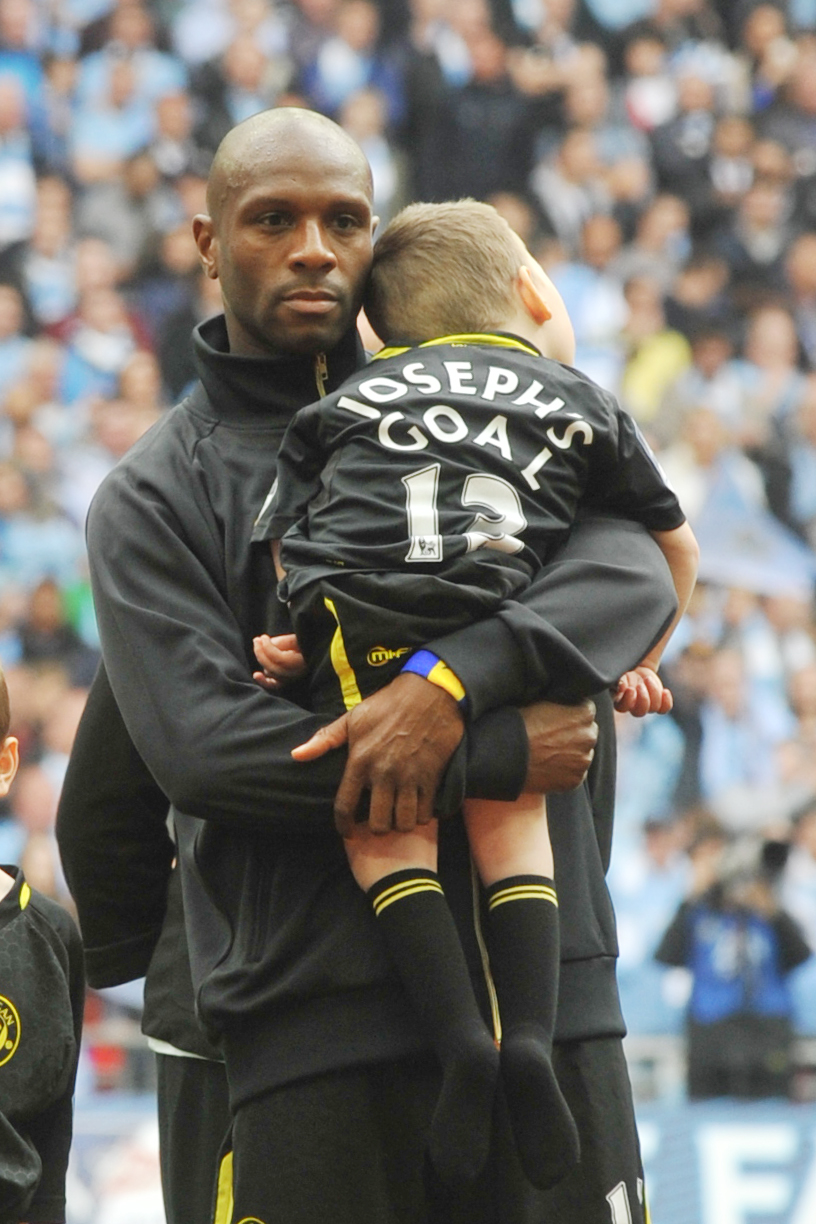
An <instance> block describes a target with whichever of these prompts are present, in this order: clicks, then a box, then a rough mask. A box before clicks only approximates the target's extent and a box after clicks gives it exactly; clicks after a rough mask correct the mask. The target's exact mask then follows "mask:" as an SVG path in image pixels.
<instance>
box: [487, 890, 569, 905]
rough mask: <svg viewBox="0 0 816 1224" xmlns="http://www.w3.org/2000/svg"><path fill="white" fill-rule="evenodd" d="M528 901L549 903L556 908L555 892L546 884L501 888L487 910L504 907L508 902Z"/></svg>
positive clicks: (492, 898)
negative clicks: (499, 906) (498, 906)
mask: <svg viewBox="0 0 816 1224" xmlns="http://www.w3.org/2000/svg"><path fill="white" fill-rule="evenodd" d="M530 900H538V901H549V902H551V903H552V904H553V905H554V906H555V907H556V909H557V908H558V897H557V895H556V891H555V889H554V888H551V887H550V886H549V885H548V884H514V885H513V886H512V887H511V888H503V889H502V890H501V892H497V893H494V895H493V896H492V897H491V898H490V902H489V904H488V907H487V908H488V910H494V909H495V908H496V906H497V905H504V904H505V903H506V902H508V901H530Z"/></svg>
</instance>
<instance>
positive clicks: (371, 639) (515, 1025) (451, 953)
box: [253, 200, 696, 1188]
mask: <svg viewBox="0 0 816 1224" xmlns="http://www.w3.org/2000/svg"><path fill="white" fill-rule="evenodd" d="M366 310H367V313H368V316H369V319H370V320H371V322H372V324H373V325H374V328H375V330H376V331H377V333H378V334H379V335H380V336H381V337H384V338H385V339H386V340H387V341H389V342H390V343H391V345H392V347H389V348H385V349H383V350H382V351H381V352H380V353H379V354H378V355H377V358H376V359H375V362H374V363H373V364H372V365H371V366H369V367H368V368H367V369H366V370H365V371H363V372H362V373H360V374H358V375H355V377H354V378H353V379H351V380H350V381H349V382H348V383H346V384H345V386H344V387H343V388H342V389H341V390H340V391H338V392H336V393H335V394H333V395H332V396H329V397H327V398H326V399H324V400H322V401H320V402H319V403H317V404H313V405H311V406H310V407H308V408H305V409H303V410H302V411H301V412H299V413H298V414H297V415H296V416H295V418H294V419H293V421H292V423H291V425H290V427H289V430H288V432H287V434H286V437H285V439H284V442H283V445H282V447H281V450H280V454H279V458H278V480H277V482H276V485H275V486H273V489H272V491H271V493H270V497H269V498H268V499H267V504H266V505H265V506H264V508H263V510H262V511H261V514H260V515H259V518H258V522H257V524H256V529H255V533H254V537H253V538H254V539H256V540H272V541H279V540H280V545H278V544H276V543H274V544H273V555H274V556H275V557H276V564H277V565H278V566H279V576H280V577H283V576H284V575H285V577H283V580H282V582H281V587H280V591H279V594H280V596H281V598H283V599H285V600H288V601H289V602H290V606H291V612H292V618H293V625H294V629H295V636H294V637H288V636H287V637H283V638H276V639H271V638H269V637H267V636H262V637H260V638H258V639H256V642H255V648H256V654H257V657H258V660H259V662H260V663H261V665H262V667H263V668H264V671H263V672H259V673H256V679H258V680H259V681H260V682H262V683H265V684H266V685H267V687H271V688H272V687H276V686H277V685H278V684H279V683H280V682H281V681H282V680H284V679H286V678H289V677H292V676H294V675H296V674H298V673H299V671H300V670H301V669H302V667H303V656H305V658H306V659H307V660H308V662H309V667H310V684H311V694H312V699H313V701H314V704H315V708H316V709H320V710H329V711H330V710H333V709H336V708H337V707H338V701H339V700H340V695H341V694H342V704H344V705H345V707H346V709H349V708H351V707H352V706H353V705H354V704H356V703H357V702H358V701H360V700H361V699H362V697H364V696H366V695H368V693H370V692H372V691H374V690H376V689H377V688H380V687H381V686H382V685H383V684H384V683H386V682H387V681H388V680H390V679H391V678H392V677H393V675H394V674H395V671H399V670H400V669H406V670H409V671H414V672H418V673H419V674H420V675H423V676H426V677H427V678H428V679H429V680H431V681H432V682H436V683H441V684H442V686H443V687H445V688H447V689H448V691H450V692H451V693H452V694H453V695H454V696H455V697H456V699H457V700H459V701H460V703H461V704H462V706H463V709H465V708H466V701H467V699H466V695H465V693H464V691H463V690H462V686H461V684H459V681H458V679H457V678H456V676H455V675H453V673H451V672H450V671H448V670H447V669H446V668H445V665H444V664H443V663H441V662H440V661H439V660H438V659H436V658H435V657H434V656H432V655H431V656H429V652H428V651H426V650H423V649H422V646H423V645H424V643H426V642H428V641H432V640H434V639H435V638H437V637H439V636H440V635H441V634H444V633H446V632H449V631H451V630H454V629H456V628H459V627H461V626H462V624H464V623H468V622H470V621H472V620H476V619H481V618H484V617H487V616H490V615H492V614H494V613H497V612H498V613H499V614H500V615H505V614H507V615H508V618H509V619H508V622H507V623H508V627H509V628H511V631H512V623H513V616H514V615H516V614H518V613H519V605H518V604H517V602H516V601H517V600H518V598H519V597H520V596H521V595H522V594H523V592H524V591H525V590H526V588H527V587H528V586H529V584H530V581H531V579H532V577H533V576H534V575H535V573H536V572H537V571H538V570H539V569H540V567H541V566H542V565H544V564H546V562H547V560H548V558H549V557H550V556H551V554H552V552H553V551H554V549H555V548H556V546H557V545H558V544H559V543H560V542H561V541H562V540H563V539H564V538H565V536H566V534H567V532H568V531H569V528H570V525H571V524H572V522H573V520H574V517H575V514H576V511H577V509H578V507H579V505H580V506H581V507H591V508H595V509H606V510H609V511H611V512H613V513H616V514H618V515H619V516H624V517H629V518H635V519H638V520H639V521H641V522H643V523H645V525H646V526H647V527H648V528H649V529H650V530H651V531H652V532H653V534H654V535H655V538H656V539H657V540H658V542H659V543H660V545H661V547H662V548H663V551H664V552H665V555H666V557H667V559H668V561H669V564H670V566H671V569H672V574H673V577H674V579H675V585H676V588H677V592H678V598H679V604H680V608H679V610H678V614H677V617H676V618H675V622H676V620H677V619H679V616H680V615H681V613H682V610H683V608H684V607H685V605H686V602H687V600H688V598H689V595H690V593H691V589H692V587H693V584H694V576H695V573H696V544H695V542H694V538H693V536H692V534H691V531H690V529H689V528H688V526H687V525H686V524H685V521H684V517H683V514H682V512H681V510H680V507H679V505H678V503H677V500H676V498H675V497H674V494H673V493H672V492H671V491H670V490H669V489H668V488H667V487H666V485H665V483H664V481H663V479H662V477H661V475H660V472H659V469H658V468H657V465H656V463H655V461H654V459H653V457H652V455H651V453H650V452H649V450H648V448H647V447H646V445H645V443H644V442H643V440H642V438H641V436H640V434H639V432H638V430H637V428H636V426H635V425H634V423H633V422H632V421H631V419H630V418H629V417H628V416H626V415H625V414H624V413H622V412H621V411H620V409H619V408H618V407H617V405H616V404H615V402H614V400H613V399H612V397H611V396H609V395H607V394H606V393H605V392H603V391H601V390H600V389H599V388H598V387H596V386H595V385H594V384H592V383H591V382H589V380H587V379H586V378H584V377H583V376H582V375H581V374H579V373H577V372H576V371H575V370H573V369H570V368H568V366H566V365H562V364H559V362H560V361H570V360H572V356H573V343H574V342H573V336H572V328H571V325H570V322H569V319H568V317H567V314H566V310H565V308H564V305H563V303H562V301H561V299H560V297H559V296H558V294H557V292H556V291H555V289H554V287H553V285H552V284H551V282H550V281H549V280H548V278H547V277H546V275H545V274H544V272H543V271H542V269H541V268H540V267H539V266H538V265H537V264H536V262H535V260H534V259H533V258H532V257H531V256H530V255H529V253H528V252H527V251H526V249H525V248H524V246H523V245H522V243H521V241H520V240H519V239H518V238H517V237H516V236H515V235H514V234H513V233H512V231H511V230H510V228H509V226H507V224H506V223H505V222H504V221H503V220H502V219H501V218H500V217H499V216H498V214H497V213H496V212H495V210H494V209H492V208H490V207H489V206H487V205H484V204H478V203H476V202H474V201H467V200H465V201H459V202H458V203H450V204H439V205H412V206H410V207H409V208H407V209H405V210H404V211H403V212H402V213H400V214H399V215H398V216H397V217H396V218H395V219H394V221H392V222H391V224H390V225H389V226H388V228H387V229H386V230H385V232H384V233H383V235H382V237H381V238H380V239H379V241H378V242H377V245H376V247H375V253H374V265H373V269H372V276H371V282H370V288H369V291H368V297H367V302H366ZM402 338H404V339H402ZM540 350H543V352H545V353H546V354H547V356H542V355H541V351H540ZM281 537H283V538H281ZM521 615H522V616H523V615H524V611H521ZM671 628H673V625H672V626H671ZM669 632H670V630H669V631H667V633H666V634H665V635H664V638H663V640H662V641H661V642H660V643H658V644H657V645H656V646H655V647H654V648H653V650H652V651H651V652H650V653H649V655H648V656H647V658H646V659H644V660H643V661H642V662H641V665H640V667H639V668H638V669H637V670H636V671H633V673H632V674H631V675H629V676H627V677H625V678H624V680H623V682H622V686H621V688H620V690H619V700H620V699H623V700H624V701H625V694H626V692H627V691H629V690H632V689H635V688H638V687H643V688H645V690H646V691H647V693H648V696H649V699H650V701H651V705H652V708H654V709H658V710H660V709H667V708H669V703H670V697H669V695H668V693H664V692H663V690H662V686H661V684H660V681H659V680H658V678H657V675H656V669H657V665H658V663H659V660H660V654H661V649H662V646H663V645H664V643H665V641H666V640H667V638H668V636H669ZM299 651H302V656H301V654H300V653H299ZM406 660H407V661H406ZM636 663H637V660H633V667H634V665H635V664H636ZM338 681H339V685H338ZM342 704H341V705H340V707H339V708H340V709H342ZM293 755H294V756H296V757H297V758H298V759H300V760H308V759H312V757H313V756H314V755H317V754H316V753H314V752H312V750H311V749H310V747H309V746H302V747H301V749H296V750H295V752H294V753H293ZM463 816H464V820H465V824H466V828H467V832H468V838H469V841H470V846H471V850H472V853H473V858H474V861H475V864H476V868H477V870H478V872H479V876H480V878H481V880H482V883H483V885H484V886H485V888H486V890H487V909H488V918H487V931H486V941H487V947H488V951H489V959H490V968H491V971H492V975H493V979H494V982H495V991H496V994H497V997H498V1010H499V1014H500V1018H501V1053H500V1068H501V1076H502V1081H503V1086H504V1090H505V1094H506V1098H507V1102H508V1106H509V1111H510V1117H511V1122H512V1125H513V1131H514V1135H515V1139H516V1144H517V1147H518V1151H519V1156H520V1159H521V1163H522V1166H523V1168H524V1170H525V1173H526V1175H527V1177H528V1178H529V1179H530V1181H531V1182H533V1184H535V1185H537V1186H539V1187H541V1188H544V1187H546V1186H548V1185H552V1184H554V1183H555V1182H556V1181H558V1180H560V1178H562V1177H563V1176H564V1175H565V1174H566V1173H568V1172H569V1170H570V1169H571V1168H572V1167H574V1165H575V1164H576V1162H577V1160H578V1137H577V1131H576V1128H575V1123H574V1121H573V1119H572V1116H571V1114H570V1112H569V1109H568V1107H567V1104H566V1102H565V1100H564V1098H563V1096H562V1094H561V1091H560V1088H559V1086H558V1083H557V1081H556V1078H555V1075H554V1072H553V1069H552V1064H551V1053H552V1036H553V1028H554V1023H555V1011H556V999H557V982H558V967H559V932H558V911H557V898H556V892H555V886H554V883H553V878H552V877H553V858H552V851H551V847H550V840H549V833H548V828H547V814H546V803H545V801H544V799H543V797H542V796H540V795H522V796H521V797H520V798H519V799H518V800H517V801H516V802H515V803H512V804H511V803H497V802H488V801H475V800H468V801H467V802H466V803H465V806H464V809H463ZM342 831H344V832H345V833H346V834H347V839H346V843H345V844H346V849H347V853H348V858H349V863H350V865H351V869H352V872H353V874H354V876H355V879H356V880H357V882H358V884H360V886H361V887H362V888H364V889H365V890H366V891H367V892H368V895H369V897H370V899H371V903H372V906H373V909H374V913H375V914H376V916H377V919H378V921H379V923H380V926H381V929H382V931H383V934H384V937H385V940H386V943H387V946H388V948H389V953H390V955H391V956H392V959H393V961H394V963H395V965H396V967H397V970H398V972H399V974H400V976H401V978H402V980H403V982H404V984H405V987H406V990H407V992H408V995H409V997H410V999H411V1001H412V1004H413V1006H414V1008H415V1009H416V1011H417V1013H418V1015H419V1017H420V1020H421V1022H422V1023H423V1025H424V1028H425V1031H426V1032H427V1034H428V1037H429V1040H430V1041H431V1043H432V1044H433V1046H434V1048H435V1049H436V1051H437V1053H438V1055H439V1058H440V1061H441V1064H442V1068H443V1086H442V1091H441V1094H440V1099H439V1102H438V1105H437V1108H436V1112H435V1115H434V1119H433V1122H432V1126H431V1133H430V1139H429V1150H430V1154H431V1158H432V1160H433V1162H434V1164H435V1166H436V1168H437V1170H438V1172H439V1173H440V1174H441V1176H442V1177H443V1178H444V1179H446V1180H449V1181H454V1182H455V1181H456V1180H460V1179H467V1178H471V1177H474V1176H475V1175H476V1174H477V1173H478V1171H479V1169H480V1168H481V1166H482V1164H483V1162H484V1160H485V1158H486V1156H487V1151H488V1148H489V1143H490V1126H491V1114H492V1102H493V1096H494V1091H495V1084H496V1079H497V1074H498V1069H499V1054H498V1053H497V1050H496V1048H495V1043H494V1039H493V1037H492V1036H491V1034H490V1033H488V1031H487V1028H486V1026H485V1024H484V1022H483V1021H482V1019H481V1016H480V1013H479V1010H478V1007H477V1003H476V999H475V996H474V994H473V989H472V986H471V983H470V979H469V977H468V971H467V966H466V963H465V959H464V954H463V952H462V949H461V946H460V944H459V940H458V936H457V933H456V929H455V927H454V923H453V919H452V916H451V914H450V911H449V910H448V908H447V903H446V901H445V898H444V895H443V893H442V889H441V887H440V885H439V880H438V877H437V875H436V824H435V822H431V823H430V824H425V825H417V826H416V827H415V828H413V829H411V830H410V831H409V832H401V831H393V832H391V833H387V834H385V835H378V834H374V833H372V831H371V830H370V829H369V827H368V826H367V825H365V824H360V825H358V826H357V828H356V829H355V830H354V831H353V834H352V835H350V836H348V831H347V830H342ZM497 1036H498V1034H497Z"/></svg>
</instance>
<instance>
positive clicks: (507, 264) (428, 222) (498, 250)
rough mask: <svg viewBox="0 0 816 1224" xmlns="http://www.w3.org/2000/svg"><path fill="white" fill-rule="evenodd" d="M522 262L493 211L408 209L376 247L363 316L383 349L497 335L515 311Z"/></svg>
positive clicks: (455, 206) (460, 204)
mask: <svg viewBox="0 0 816 1224" xmlns="http://www.w3.org/2000/svg"><path fill="white" fill-rule="evenodd" d="M523 260H524V248H523V246H522V245H521V241H520V239H519V238H517V237H516V235H515V234H514V233H513V231H512V230H511V229H510V226H509V225H508V224H507V222H506V221H505V220H504V218H503V217H501V216H500V215H499V214H498V213H497V212H496V210H495V208H492V207H491V206H490V205H489V204H480V203H478V201H476V200H470V199H466V200H455V201H450V202H448V203H446V204H410V205H409V206H408V207H407V208H404V209H403V210H402V212H399V213H397V215H396V217H394V219H393V221H391V222H390V223H389V225H388V226H387V227H386V228H385V230H384V231H383V233H382V235H381V236H380V238H378V240H377V242H376V244H375V246H374V262H373V265H372V268H371V277H370V279H369V283H368V288H367V290H366V298H365V311H366V314H367V315H368V318H369V321H370V323H371V325H372V327H373V328H374V330H375V331H376V333H377V335H378V336H379V337H380V339H381V340H382V341H383V342H386V341H394V340H413V341H417V340H431V339H434V338H435V337H437V336H450V335H456V334H457V333H463V332H483V331H491V330H493V329H495V328H496V327H498V326H499V325H500V324H501V323H503V322H504V321H505V320H506V319H508V318H510V317H511V316H512V315H513V313H514V311H515V309H516V298H515V289H514V286H515V280H516V276H517V274H518V270H519V268H520V267H521V265H522V263H523Z"/></svg>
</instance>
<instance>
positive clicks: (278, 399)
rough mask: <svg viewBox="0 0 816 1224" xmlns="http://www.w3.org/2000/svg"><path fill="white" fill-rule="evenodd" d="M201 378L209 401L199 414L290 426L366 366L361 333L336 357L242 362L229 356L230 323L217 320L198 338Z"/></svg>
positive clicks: (347, 339)
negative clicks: (296, 415) (305, 409)
mask: <svg viewBox="0 0 816 1224" xmlns="http://www.w3.org/2000/svg"><path fill="white" fill-rule="evenodd" d="M193 357H194V360H195V365H196V372H197V373H198V376H199V378H200V379H201V382H202V384H203V386H204V390H205V391H206V393H207V397H208V399H209V401H210V402H209V405H208V406H202V405H201V403H200V401H199V403H198V404H197V405H196V408H197V410H199V411H201V412H202V414H203V415H205V416H208V417H212V418H214V419H217V420H219V421H234V422H243V423H244V424H250V423H255V424H261V423H265V424H268V425H271V424H274V423H277V422H280V423H281V424H286V423H287V422H288V421H289V420H290V418H291V417H292V415H293V414H294V413H295V412H297V411H298V409H299V408H303V407H305V405H306V404H311V403H313V402H314V401H315V400H317V399H320V397H321V394H328V393H329V392H330V391H334V390H336V388H337V387H339V386H340V383H342V382H344V381H345V379H346V378H348V377H349V376H350V375H351V374H353V373H354V372H355V371H356V370H359V369H362V367H363V366H364V365H365V352H364V350H363V346H362V344H361V342H360V338H359V336H358V335H357V330H356V328H350V329H349V331H348V332H347V333H346V335H345V336H344V337H343V338H342V340H341V341H340V343H339V344H338V345H336V346H335V348H333V349H332V350H331V352H329V353H327V354H325V355H323V354H319V355H318V356H317V357H313V356H302V355H297V356H293V355H292V354H288V353H280V354H276V355H270V356H269V357H239V356H236V355H235V354H234V353H231V352H230V351H229V341H228V339H227V328H226V322H225V320H224V316H223V315H216V316H215V318H213V319H207V320H206V321H205V322H204V323H200V324H199V325H198V327H196V328H195V330H194V332H193Z"/></svg>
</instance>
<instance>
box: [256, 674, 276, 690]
mask: <svg viewBox="0 0 816 1224" xmlns="http://www.w3.org/2000/svg"><path fill="white" fill-rule="evenodd" d="M252 679H253V680H254V681H255V683H256V684H260V686H261V688H265V689H268V690H269V691H270V692H272V691H273V690H274V689H278V688H280V681H279V680H276V679H275V677H274V676H267V674H266V672H253V673H252Z"/></svg>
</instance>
